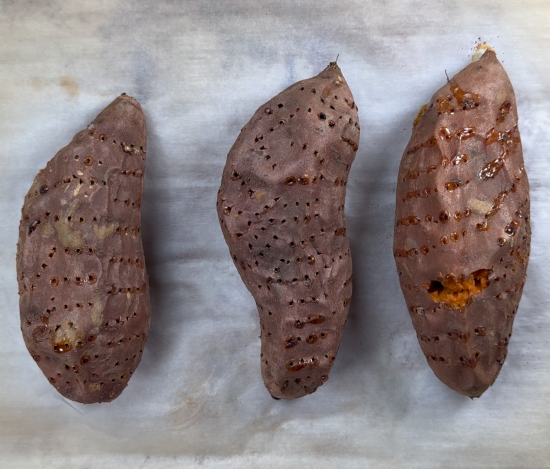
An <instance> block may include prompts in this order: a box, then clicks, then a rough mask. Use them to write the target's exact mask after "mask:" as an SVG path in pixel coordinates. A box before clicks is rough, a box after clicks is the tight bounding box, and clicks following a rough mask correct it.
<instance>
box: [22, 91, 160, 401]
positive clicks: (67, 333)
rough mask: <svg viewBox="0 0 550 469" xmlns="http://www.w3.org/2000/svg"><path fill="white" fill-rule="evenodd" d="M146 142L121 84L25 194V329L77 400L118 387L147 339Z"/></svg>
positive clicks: (52, 376)
mask: <svg viewBox="0 0 550 469" xmlns="http://www.w3.org/2000/svg"><path fill="white" fill-rule="evenodd" d="M145 147H146V133H145V116H144V114H143V111H142V109H141V106H140V105H139V103H138V102H137V101H136V100H135V99H133V98H131V97H129V96H127V95H125V94H123V95H122V96H120V97H118V98H116V99H115V100H114V101H113V102H112V103H111V104H110V105H109V106H108V107H107V108H105V109H104V110H103V111H102V112H101V113H100V114H99V115H98V116H97V118H96V119H95V120H94V121H93V122H92V123H91V124H90V125H89V126H88V127H87V128H86V129H84V130H82V131H81V132H79V133H78V134H76V135H75V137H74V138H73V140H72V142H71V143H70V144H69V145H68V146H66V147H65V148H63V149H61V150H60V151H59V152H58V153H57V154H56V155H55V156H54V158H52V159H51V160H50V161H49V162H48V164H47V165H46V167H45V168H44V169H43V170H40V172H39V173H38V175H37V176H36V178H35V180H34V182H33V184H32V187H31V188H30V190H29V192H28V194H27V195H26V196H25V202H24V204H23V208H22V218H21V223H20V226H19V243H18V245H17V279H18V283H19V294H20V301H19V305H20V313H21V330H22V332H23V339H24V340H25V344H26V346H27V349H28V350H29V352H30V354H31V355H32V357H33V358H34V360H35V361H36V363H37V365H38V366H39V367H40V369H41V370H42V372H43V373H44V375H45V376H46V377H47V379H48V380H49V381H50V383H51V384H52V385H53V386H54V387H55V388H56V389H57V390H58V391H59V392H60V393H61V394H62V395H63V396H65V397H66V398H68V399H72V400H74V401H77V402H81V403H94V402H105V401H111V400H113V399H115V398H116V397H117V396H119V395H120V393H121V392H122V390H123V389H124V388H125V387H126V385H127V384H128V380H129V379H130V377H131V375H132V374H133V372H134V371H135V369H136V367H137V365H138V363H139V361H140V359H141V354H142V351H143V346H144V345H145V340H146V337H147V333H148V330H149V324H150V314H151V308H150V301H149V285H148V280H147V272H146V270H145V260H144V256H143V247H142V241H141V199H142V195H143V176H144V171H145V151H146V150H145Z"/></svg>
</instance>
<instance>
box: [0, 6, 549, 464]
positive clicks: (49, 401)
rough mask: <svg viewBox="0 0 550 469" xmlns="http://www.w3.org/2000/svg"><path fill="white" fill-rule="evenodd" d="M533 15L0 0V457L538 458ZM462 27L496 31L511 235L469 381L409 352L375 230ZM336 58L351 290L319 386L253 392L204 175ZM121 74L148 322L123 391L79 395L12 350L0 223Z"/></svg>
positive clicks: (541, 446)
mask: <svg viewBox="0 0 550 469" xmlns="http://www.w3.org/2000/svg"><path fill="white" fill-rule="evenodd" d="M549 24H550V4H548V3H547V2H546V1H544V0H538V1H536V0H531V1H522V2H520V1H507V2H506V3H505V4H504V3H502V2H501V3H498V2H481V1H472V0H463V1H461V2H435V1H434V2H427V1H412V0H409V1H403V0H401V1H398V0H395V1H380V0H379V1H374V0H373V1H354V0H342V1H341V2H336V3H335V2H331V1H327V0H322V1H321V0H319V1H303V2H300V1H274V0H273V1H263V2H258V1H252V0H241V1H238V0H230V1H220V2H206V1H198V0H197V1H181V2H178V1H169V0H160V1H153V0H144V1H139V2H138V1H135V2H132V1H126V0H115V1H107V0H103V1H101V0H100V1H95V2H84V1H80V0H79V1H72V2H63V1H60V0H56V1H50V2H36V1H33V0H21V1H15V0H0V83H1V86H0V135H1V136H2V137H1V139H0V213H1V214H2V223H0V239H1V240H2V249H1V250H0V259H1V261H2V262H1V263H0V275H1V282H0V300H1V303H2V310H1V311H2V313H1V314H2V316H1V317H2V327H1V328H0V343H1V344H2V348H1V349H0V461H1V462H2V464H1V465H2V466H3V467H10V468H19V467H20V468H32V467H72V468H92V467H106V466H107V465H109V467H121V468H123V467H128V468H137V467H141V468H157V467H158V468H171V467H186V468H191V467H208V468H210V467H211V468H217V467H224V468H227V467H235V468H244V467H286V466H290V465H293V466H294V467H296V466H297V465H298V464H302V463H303V464H308V465H311V466H314V467H316V468H325V467H326V468H330V467H349V468H355V467H356V468H365V467H399V468H403V467H411V468H426V467H430V468H431V467H445V468H449V467H451V468H462V467H464V468H471V467H476V468H484V467H499V468H544V467H550V460H549V459H550V450H549V449H548V448H549V445H548V437H549V432H550V419H549V416H550V415H549V414H550V397H549V393H548V391H547V390H548V389H549V388H550V367H549V364H550V344H549V339H548V337H550V321H549V319H550V302H549V300H548V295H547V289H548V285H549V284H550V274H549V271H550V269H549V267H548V265H549V260H550V259H549V256H548V248H547V244H546V240H545V238H546V236H545V235H546V233H547V232H548V229H549V228H550V219H549V217H550V203H549V198H548V195H547V184H548V180H549V176H550V169H549V162H550V158H549V155H550V143H549V139H548V129H549V128H550V115H549V109H550V88H549V86H548V77H549V76H550V60H549V59H550V52H549V51H550V34H549V33H548V25H549ZM479 41H487V42H488V43H489V44H491V45H492V46H493V47H494V48H495V49H496V50H497V54H498V56H499V59H500V60H501V61H502V63H503V65H504V67H505V68H506V70H507V72H508V74H509V76H510V79H511V81H512V83H513V85H514V87H515V91H516V97H517V101H518V108H519V115H520V131H521V135H522V141H523V149H524V156H525V165H526V168H527V171H528V174H529V178H530V184H531V197H532V199H531V200H532V202H531V203H532V212H531V213H532V216H531V219H532V227H533V244H532V253H531V260H530V265H529V269H528V281H527V284H526V286H525V290H524V295H523V299H522V302H521V305H520V308H519V312H518V314H517V317H516V320H515V326H514V335H513V337H512V340H511V344H510V347H509V355H508V359H507V360H506V363H505V365H504V367H503V369H502V372H501V374H500V376H499V378H498V380H497V382H496V384H495V385H494V386H493V387H492V388H490V389H489V390H488V391H487V392H486V393H485V394H484V395H483V397H482V398H481V399H475V400H470V399H468V398H465V397H462V396H460V395H458V394H456V393H454V392H453V391H451V390H449V389H448V388H446V387H445V386H444V385H443V384H441V383H440V382H439V381H438V380H437V379H436V378H435V376H434V375H433V373H432V371H431V370H430V368H429V367H428V365H427V364H426V361H425V358H424V357H423V355H422V353H421V351H420V347H419V346H418V343H417V340H416V336H415V332H414V329H413V327H412V325H411V322H410V319H409V316H408V313H407V309H406V306H405V302H404V300H403V298H402V295H401V292H400V290H399V283H398V278H397V274H396V269H395V265H394V261H393V257H392V247H391V246H392V233H393V216H394V215H393V214H394V197H395V194H394V189H395V182H396V175H397V170H398V165H399V161H400V158H401V154H402V152H403V149H404V148H405V145H406V144H407V141H408V139H409V137H410V132H411V123H412V121H413V119H414V117H415V116H416V114H417V111H418V109H419V108H420V106H421V105H422V104H423V103H425V102H427V101H428V100H429V99H430V97H431V95H432V93H433V92H434V91H435V90H436V89H438V88H439V87H440V86H441V85H442V84H443V83H444V82H445V80H446V77H445V71H447V73H448V74H449V76H452V75H453V74H454V73H456V72H457V71H459V70H460V69H461V68H463V67H464V66H465V65H466V64H467V63H468V62H469V60H470V55H471V53H472V50H473V48H474V46H475V44H476V42H479ZM338 54H339V59H338V63H339V65H340V67H341V69H342V71H343V73H344V75H345V77H346V79H347V81H348V83H349V85H350V88H351V90H352V92H353V94H354V97H355V99H356V102H357V104H358V106H359V113H360V114H359V115H360V120H361V127H362V132H361V143H360V147H359V151H358V153H357V157H356V160H355V163H354V166H353V167H352V170H351V174H350V179H349V183H348V198H347V202H346V216H347V225H348V230H347V232H348V236H349V239H350V242H351V249H352V255H353V262H354V294H353V300H352V305H351V310H350V314H349V319H348V323H347V327H346V331H345V333H344V337H343V339H342V344H341V347H340V352H339V355H338V358H337V360H336V363H335V366H334V368H333V371H332V373H331V377H330V381H329V382H327V383H326V384H325V385H324V386H322V387H321V388H320V389H319V390H318V391H317V392H316V393H315V394H312V395H310V396H306V397H305V398H302V399H299V400H296V401H274V400H273V399H271V397H270V396H269V394H268V393H267V391H266V390H265V388H264V385H263V383H262V381H261V376H260V368H259V346H260V343H259V339H258V336H259V321H258V318H257V312H256V309H255V304H254V301H253V299H252V297H251V295H250V294H249V293H248V291H247V290H246V288H245V287H244V285H243V284H242V282H241V281H240V278H239V276H238V274H237V271H236V270H235V268H234V266H233V263H232V261H231V259H230V257H229V254H228V249H227V247H226V245H225V243H224V240H223V237H222V234H221V230H220V229H219V226H218V221H217V216H216V212H215V198H216V192H217V189H218V186H219V180H220V176H221V171H222V168H223V165H224V163H225V156H226V154H227V152H228V151H229V148H230V147H231V145H232V144H233V142H234V140H235V139H236V138H237V136H238V133H239V131H240V128H241V127H242V126H243V125H244V124H245V123H246V122H247V121H248V119H249V118H250V116H251V115H252V114H253V112H254V111H255V110H256V108H257V107H258V106H259V105H260V104H262V103H263V102H265V101H266V100H267V99H269V98H270V97H271V96H273V95H275V94H276V93H278V92H279V91H281V90H282V89H284V88H286V87H287V86H289V85H290V84H292V83H293V82H294V81H297V80H300V79H304V78H308V77H310V76H313V75H316V74H317V73H318V72H319V71H320V70H322V69H323V68H324V67H325V66H326V65H327V64H328V62H330V61H333V60H335V58H336V57H337V56H338ZM122 92H126V93H128V94H130V95H132V96H134V97H136V98H137V99H138V100H139V101H140V102H141V103H142V106H143V108H144V110H145V113H146V116H147V119H148V120H147V125H148V152H147V155H148V163H147V165H148V166H147V172H146V178H145V184H146V190H145V197H144V203H143V235H144V243H145V250H146V260H147V267H148V271H149V274H150V281H151V294H152V307H153V320H152V324H151V331H150V337H149V339H148V343H147V346H146V348H145V352H144V355H143V360H142V362H141V364H140V366H139V367H138V369H137V371H136V373H135V375H134V377H133V378H132V380H131V381H130V384H129V386H128V387H127V389H126V390H125V391H124V392H123V394H122V395H121V396H120V397H119V398H118V399H117V400H115V401H114V402H112V403H108V404H99V405H88V406H84V405H80V404H76V403H73V402H71V401H68V400H66V399H64V398H62V397H61V396H60V395H59V394H58V393H57V392H56V391H55V389H54V388H53V387H52V386H50V384H49V383H48V382H47V380H46V379H45V378H44V376H43V375H42V373H41V372H40V370H39V369H38V367H37V366H36V365H35V364H34V362H33V360H32V358H31V357H30V356H29V354H28V353H27V351H26V349H25V346H24V343H23V340H22V337H21V334H20V331H19V313H18V296H17V283H16V279H15V245H16V242H17V227H18V224H19V218H20V209H21V205H22V201H23V197H24V195H25V193H26V192H27V190H28V188H29V187H30V185H31V182H32V180H33V178H34V176H35V174H36V173H37V171H38V169H39V168H42V167H44V165H45V163H46V161H47V160H49V159H50V158H51V157H52V156H53V155H54V154H55V153H56V152H57V150H59V149H60V148H61V147H63V146H65V145H66V144H67V143H68V142H69V141H70V140H71V138H72V136H73V135H74V134H75V133H76V132H77V131H79V130H80V129H82V128H84V127H85V126H86V125H87V124H88V123H89V122H90V121H91V120H92V119H93V118H94V117H95V116H96V115H97V113H98V112H99V111H100V110H102V109H103V108H104V107H105V106H106V105H107V104H108V103H110V102H111V101H112V100H113V99H114V97H115V96H117V95H119V94H120V93H122Z"/></svg>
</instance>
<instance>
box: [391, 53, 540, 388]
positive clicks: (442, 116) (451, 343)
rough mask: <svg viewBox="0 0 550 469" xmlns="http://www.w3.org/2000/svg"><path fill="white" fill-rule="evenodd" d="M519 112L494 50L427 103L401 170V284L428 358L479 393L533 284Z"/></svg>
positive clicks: (452, 381) (493, 373)
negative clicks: (529, 275)
mask: <svg viewBox="0 0 550 469" xmlns="http://www.w3.org/2000/svg"><path fill="white" fill-rule="evenodd" d="M517 121H518V116H517V108H516V99H515V96H514V91H513V89H512V85H511V83H510V80H509V79H508V76H507V75H506V72H505V71H504V69H503V68H502V66H501V65H500V63H499V61H498V60H497V58H496V55H495V53H494V52H493V51H492V50H488V51H486V52H485V53H484V54H483V55H482V56H481V58H480V59H479V60H477V61H475V62H473V63H471V64H470V65H469V66H467V67H466V68H465V69H463V70H462V71H461V72H460V73H458V74H457V75H456V76H454V77H453V78H452V79H451V80H450V81H449V82H448V83H447V84H445V85H444V86H443V87H442V88H441V89H439V90H438V91H437V92H436V93H435V94H434V96H433V97H432V100H431V101H430V103H429V105H428V106H427V107H426V109H425V110H423V111H421V113H420V115H419V117H418V118H417V121H415V126H414V128H413V134H412V137H411V139H410V141H409V144H408V146H407V148H406V150H405V152H404V154H403V159H402V161H401V166H400V169H399V176H398V183H397V195H396V219H395V235H394V256H395V261H396V265H397V270H398V273H399V279H400V283H401V289H402V291H403V294H404V296H405V300H406V303H407V306H408V308H409V312H410V315H411V318H412V322H413V325H414V327H415V329H416V332H417V336H418V339H419V342H420V346H421V348H422V351H423V353H424V355H425V357H426V359H427V360H428V364H429V365H430V367H431V368H432V370H433V371H434V373H435V374H436V376H437V377H438V378H439V379H440V380H441V381H443V382H444V383H445V384H446V385H447V386H449V387H450V388H451V389H453V390H455V391H456V392H458V393H460V394H463V395H465V396H469V397H479V396H481V394H482V393H483V392H484V391H485V390H486V389H487V388H488V387H489V386H491V385H492V384H493V382H494V381H495V379H496V377H497V375H498V374H499V372H500V369H501V367H502V364H503V363H504V360H505V358H506V354H507V348H508V342H509V339H510V337H511V334H512V324H513V321H514V317H515V314H516V312H517V309H518V305H519V301H520V298H521V294H522V291H523V286H524V283H525V277H526V269H527V263H528V260H529V252H530V240H531V229H530V224H529V182H528V179H527V174H526V172H525V169H524V163H523V154H522V148H521V140H520V135H519V129H518V126H517ZM476 276H477V279H476ZM460 282H462V283H461V284H460ZM459 284H460V285H466V288H465V290H462V291H460V290H461V288H462V287H461V286H459ZM474 284H475V285H474ZM444 287H445V290H443V288H444ZM452 289H455V293H454V294H453V295H455V296H452V295H451V296H448V291H450V290H452ZM467 291H468V292H469V293H466V292H467ZM440 295H443V297H444V298H443V297H442V296H440ZM460 295H463V296H462V299H460V300H458V298H459V296H460ZM442 298H443V299H442ZM445 298H447V299H446V300H445ZM449 298H455V300H456V301H455V300H452V301H451V300H450V299H449Z"/></svg>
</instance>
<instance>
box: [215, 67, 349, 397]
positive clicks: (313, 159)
mask: <svg viewBox="0 0 550 469" xmlns="http://www.w3.org/2000/svg"><path fill="white" fill-rule="evenodd" d="M359 132H360V128H359V122H358V116H357V106H356V105H355V102H354V100H353V96H352V94H351V91H350V90H349V87H348V86H347V84H346V82H345V80H344V78H343V76H342V72H341V71H340V68H339V67H338V66H337V65H336V64H335V63H332V64H330V65H329V66H328V67H327V68H326V69H325V70H324V71H323V72H321V73H320V74H319V75H317V76H316V77H313V78H310V79H308V80H303V81H300V82H297V83H295V84H294V85H292V86H290V87H289V88H287V89H286V90H284V91H283V92H281V93H280V94H279V95H277V96H275V97H274V98H272V99H271V100H269V101H268V102H267V103H265V104H263V105H262V106H260V108H259V109H258V110H257V111H256V113H255V114H254V116H253V117H252V118H251V119H250V121H249V122H248V123H247V124H246V126H245V127H244V128H243V129H242V131H241V134H240V136H239V137H238V138H237V141H236V142H235V144H234V145H233V147H232V148H231V151H230V152H229V154H228V157H227V163H226V165H225V168H224V171H223V176H222V182H221V187H220V190H219V192H218V200H217V210H218V216H219V220H220V224H221V228H222V231H223V235H224V237H225V240H226V242H227V244H228V246H229V250H230V254H231V257H232V259H233V261H234V263H235V266H236V267H237V270H238V272H239V274H240V275H241V278H242V280H243V282H244V283H245V285H246V287H247V288H248V289H249V291H250V292H251V293H252V295H253V296H254V299H255V300H256V305H257V307H258V312H259V316H260V326H261V342H262V346H261V370H262V377H263V380H264V383H265V386H266V387H267V389H268V391H269V393H270V394H271V396H272V397H274V398H276V399H279V398H285V399H294V398H298V397H302V396H304V395H306V394H310V393H312V392H314V391H315V390H316V389H317V388H318V387H319V386H321V385H322V384H323V383H324V382H325V381H327V380H328V376H329V371H330V369H331V367H332V364H333V362H334V360H335V358H336V353H337V351H338V347H339V343H340V338H341V335H342V331H343V328H344V324H345V322H346V317H347V313H348V310H349V303H350V299H351V289H352V279H351V277H352V264H351V254H350V250H349V243H348V239H347V235H346V226H345V218H344V202H345V195H346V184H347V179H348V174H349V170H350V167H351V164H352V162H353V160H354V158H355V154H356V151H357V148H358V142H359Z"/></svg>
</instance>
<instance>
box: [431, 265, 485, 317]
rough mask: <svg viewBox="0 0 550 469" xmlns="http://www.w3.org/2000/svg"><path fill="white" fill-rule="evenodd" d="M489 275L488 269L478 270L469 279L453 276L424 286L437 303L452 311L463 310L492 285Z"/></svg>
mask: <svg viewBox="0 0 550 469" xmlns="http://www.w3.org/2000/svg"><path fill="white" fill-rule="evenodd" d="M489 273H490V272H489V271H488V270H486V269H481V270H476V271H475V272H473V273H471V274H470V277H469V278H467V279H465V278H461V279H456V277H455V276H454V275H452V274H451V275H447V276H446V277H445V278H444V279H443V278H440V279H438V280H434V281H432V282H431V283H429V284H428V283H425V284H423V286H424V288H426V290H427V291H428V294H429V295H430V297H431V299H432V300H434V301H435V302H436V303H443V304H444V305H445V306H447V307H448V308H451V309H462V308H464V307H465V306H466V305H467V304H468V303H469V302H470V301H471V298H472V297H473V296H474V295H476V294H478V293H480V292H481V291H483V290H484V289H485V288H487V286H488V285H489V283H490V282H489Z"/></svg>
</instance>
